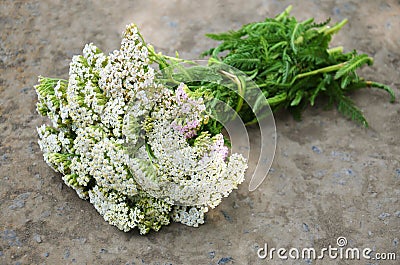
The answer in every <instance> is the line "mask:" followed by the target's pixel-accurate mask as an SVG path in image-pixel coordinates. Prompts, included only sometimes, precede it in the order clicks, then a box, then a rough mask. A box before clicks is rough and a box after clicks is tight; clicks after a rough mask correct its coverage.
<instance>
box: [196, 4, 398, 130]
mask: <svg viewBox="0 0 400 265" xmlns="http://www.w3.org/2000/svg"><path fill="white" fill-rule="evenodd" d="M290 10H291V6H289V7H288V8H287V9H286V10H285V11H284V12H283V13H281V14H279V15H278V16H276V17H275V18H266V19H265V20H264V21H261V22H254V23H249V24H247V25H244V26H243V27H242V28H240V29H239V30H236V31H234V30H231V31H228V32H225V33H220V34H207V36H208V37H209V38H211V39H214V40H217V41H220V42H221V43H220V44H219V45H218V46H217V47H215V48H212V49H209V50H208V51H206V52H204V53H203V55H204V56H205V55H210V56H211V59H210V61H212V62H213V63H224V64H228V65H230V66H233V67H235V68H237V69H239V70H241V71H243V72H244V73H246V74H248V75H249V76H251V77H252V78H253V81H254V82H255V83H256V84H257V85H258V87H260V88H261V90H262V91H263V94H264V96H265V97H266V98H267V101H268V103H269V105H270V106H271V108H272V111H276V110H278V109H281V108H284V109H288V110H289V111H290V112H291V113H292V114H293V116H294V117H295V118H297V119H300V114H301V112H302V111H303V110H304V108H305V107H306V106H307V105H308V104H310V105H311V106H313V105H314V103H315V100H316V98H317V97H319V96H325V97H327V98H328V102H329V105H336V106H337V107H338V110H339V111H340V112H341V113H342V114H344V115H345V116H346V117H349V118H351V119H352V120H354V121H356V122H359V123H360V124H362V125H364V126H365V127H368V123H367V120H366V119H365V117H364V115H363V114H362V112H361V111H360V110H359V109H358V108H357V107H356V106H355V104H354V103H353V101H352V100H351V99H350V98H349V97H348V94H349V92H352V91H354V90H358V89H361V88H365V87H376V88H379V89H383V90H385V91H387V92H388V93H389V94H390V96H391V101H392V102H393V101H394V100H395V95H394V92H393V91H392V89H391V88H390V87H389V86H386V85H384V84H380V83H377V82H372V81H366V80H365V79H363V78H361V77H359V76H358V74H357V73H356V70H357V69H358V68H360V67H362V66H364V65H372V63H373V59H372V58H370V57H369V56H368V55H366V54H358V53H357V51H356V50H354V51H352V52H349V53H343V48H342V47H335V48H330V47H329V43H330V41H331V39H332V35H333V34H335V33H337V32H338V31H339V30H340V29H341V28H342V27H343V26H344V25H345V24H346V22H347V20H343V21H342V22H340V23H337V24H336V25H334V26H333V27H329V26H328V24H329V22H330V20H329V19H328V20H327V21H325V22H323V23H319V24H318V23H315V22H314V19H313V18H311V19H307V20H305V21H301V22H299V21H297V20H296V18H295V17H291V16H290V15H289V12H290ZM241 116H242V117H246V118H247V119H248V120H249V123H255V122H257V120H255V119H254V116H253V115H252V113H251V112H249V111H248V109H247V110H246V109H244V111H243V113H242V115H241ZM252 117H253V120H252V121H250V120H251V118H252Z"/></svg>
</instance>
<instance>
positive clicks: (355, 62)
mask: <svg viewBox="0 0 400 265" xmlns="http://www.w3.org/2000/svg"><path fill="white" fill-rule="evenodd" d="M372 63H373V60H372V58H371V57H368V55H366V54H360V55H356V56H355V57H354V58H352V59H351V60H350V61H348V62H346V63H345V65H344V66H343V67H342V68H341V69H339V71H337V72H336V75H335V79H339V78H341V77H342V76H344V75H346V74H349V73H350V72H352V71H354V70H356V69H357V68H360V67H361V66H363V65H364V64H368V65H372Z"/></svg>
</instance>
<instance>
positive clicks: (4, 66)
mask: <svg viewBox="0 0 400 265" xmlns="http://www.w3.org/2000/svg"><path fill="white" fill-rule="evenodd" d="M291 3H293V4H294V8H293V14H294V15H295V16H297V17H298V18H299V19H305V18H309V17H315V18H316V21H323V20H325V19H326V18H328V17H331V18H332V20H333V21H335V22H336V21H340V20H342V19H344V18H348V19H349V23H348V25H346V26H345V28H344V29H343V31H342V32H340V33H339V34H338V35H337V36H335V38H334V43H335V45H342V46H344V47H345V50H346V51H351V50H352V49H357V50H359V51H360V52H365V53H367V54H369V55H371V56H373V57H374V58H375V63H374V65H373V66H372V67H371V68H368V69H366V68H365V69H363V70H362V75H363V76H365V77H366V78H368V79H372V80H375V81H378V82H382V83H385V84H388V85H391V86H392V87H393V88H394V90H395V93H396V95H397V97H398V98H400V93H399V87H400V74H399V69H400V37H399V36H400V28H399V26H400V3H399V1H394V0H389V1H375V0H368V1H356V0H352V1H344V0H336V1H329V0H315V1H286V0H283V1H277V0H269V1H262V0H248V1H232V0H229V1H208V0H205V1H178V0H177V1H155V0H149V1H127V0H122V1H104V0H100V1H79V0H70V1H61V0H55V1H53V0H52V1H50V0H44V1H37V0H32V1H14V0H3V1H1V3H0V29H1V39H0V212H1V215H0V264H174V265H175V264H267V261H266V260H260V259H258V257H257V249H258V248H259V247H261V246H264V243H268V244H269V245H270V246H271V247H310V246H314V247H315V248H317V249H321V248H322V247H327V246H328V245H329V244H331V245H333V246H335V244H336V239H337V238H338V237H339V236H344V237H346V238H347V240H348V242H349V244H350V245H351V246H352V247H370V248H373V249H374V251H380V252H397V253H399V244H398V238H400V231H399V227H400V218H398V217H399V216H400V215H399V212H400V208H399V205H400V204H399V198H400V161H399V158H400V147H399V143H400V134H399V131H400V111H399V109H400V108H399V103H398V102H399V100H397V101H396V103H395V104H390V103H389V97H388V95H387V94H385V93H383V92H381V91H376V90H374V89H369V90H368V89H366V90H362V91H358V92H357V93H355V94H354V95H353V96H352V98H353V99H354V101H356V103H357V105H358V106H360V107H361V108H362V109H363V111H364V114H365V116H366V117H367V120H368V121H369V123H370V126H371V127H370V128H369V129H364V128H361V127H360V126H358V125H356V124H354V123H353V122H351V121H348V120H346V119H345V118H343V117H342V116H341V115H339V114H338V113H337V112H336V110H329V111H324V110H323V108H322V105H323V104H322V103H323V102H318V103H320V104H318V106H317V107H315V108H313V109H311V108H309V109H307V111H306V113H305V114H304V117H303V121H301V122H296V121H294V120H293V119H292V118H291V117H290V115H288V114H287V113H285V112H280V113H278V114H277V115H276V123H277V133H278V145H277V152H276V156H275V160H274V162H273V169H274V170H271V171H270V174H269V175H268V177H267V179H266V181H265V182H264V183H263V184H262V185H261V187H260V188H258V189H257V190H256V191H254V192H249V191H248V181H249V180H247V182H246V183H244V184H243V185H242V186H241V187H240V189H239V190H237V191H234V192H233V193H232V194H231V196H230V197H229V198H226V199H225V200H224V201H223V202H222V204H221V205H220V206H218V208H216V209H213V210H211V211H210V212H209V213H208V216H207V222H206V224H205V225H202V226H200V227H199V228H191V227H186V226H184V225H181V224H172V225H170V226H167V227H164V228H162V229H161V231H160V232H158V233H150V234H149V235H147V236H140V235H139V234H138V233H137V232H136V231H135V232H131V233H124V232H121V231H118V230H117V229H116V228H115V227H112V226H110V225H108V224H107V223H106V222H105V221H104V220H103V218H102V217H101V216H100V215H98V214H97V212H96V211H95V209H94V208H93V207H92V205H91V204H90V203H88V202H86V201H83V200H80V199H79V198H78V196H77V195H76V194H75V193H74V192H73V191H72V190H71V189H69V188H67V187H66V186H65V185H63V184H62V180H61V177H60V175H59V174H57V173H55V172H53V171H52V170H51V169H50V168H49V167H48V166H47V165H46V164H45V162H44V161H43V159H42V154H41V152H40V149H39V147H38V145H37V144H36V141H37V135H36V130H35V128H36V126H39V125H40V124H42V123H43V122H44V121H45V119H43V118H41V117H39V116H38V114H36V111H35V103H36V100H37V98H36V94H35V92H34V90H33V88H32V86H33V85H35V84H36V81H37V76H38V75H44V76H52V77H63V78H67V75H68V64H69V61H70V59H71V57H72V55H74V54H78V53H81V50H82V48H83V46H84V44H85V43H89V42H93V43H95V44H96V45H97V46H98V47H100V48H102V49H103V50H104V51H105V52H110V51H112V50H114V49H117V48H118V47H119V41H120V33H121V32H122V30H123V29H124V26H125V25H126V24H128V23H131V22H134V23H136V24H137V25H138V26H139V28H140V29H141V32H142V34H143V35H144V37H145V39H146V40H147V41H148V42H150V43H152V44H153V45H154V46H155V47H156V49H157V50H159V51H162V52H163V53H165V54H169V55H173V54H174V52H175V50H178V51H179V52H180V55H181V56H182V57H184V58H197V56H198V54H200V52H202V51H203V50H205V49H207V48H209V47H211V46H212V45H214V44H215V43H214V42H212V41H211V40H208V39H206V38H205V37H204V34H205V33H208V32H220V31H226V30H229V29H231V28H238V27H239V26H240V25H241V24H244V23H248V22H252V21H258V20H262V19H263V18H265V17H266V16H273V15H275V14H277V13H278V12H281V11H282V10H283V9H284V8H285V7H286V6H287V5H289V4H291ZM250 139H253V140H254V138H250ZM59 187H63V188H62V189H61V188H59ZM24 194H25V195H24ZM39 243H40V244H39ZM398 259H400V257H398ZM296 262H297V263H296ZM296 262H290V261H279V260H274V261H272V262H270V263H269V264H349V263H348V261H338V260H335V261H331V262H329V260H322V261H321V260H317V261H313V260H304V261H296ZM397 262H398V261H397ZM351 264H375V263H373V262H367V261H365V260H362V261H354V262H352V263H351ZM376 264H378V263H376ZM379 264H398V263H396V262H393V263H391V262H387V263H383V262H382V263H379Z"/></svg>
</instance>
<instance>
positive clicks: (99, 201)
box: [35, 7, 394, 234]
mask: <svg viewBox="0 0 400 265" xmlns="http://www.w3.org/2000/svg"><path fill="white" fill-rule="evenodd" d="M289 11H290V7H289V8H288V9H286V10H285V11H284V12H283V13H282V14H280V15H278V16H276V17H275V18H267V19H266V20H265V21H263V22H257V23H250V24H248V25H245V26H243V27H242V28H241V29H239V30H237V31H229V32H227V33H221V34H210V35H208V36H209V37H211V38H213V39H215V40H218V41H222V43H220V44H219V45H218V46H217V47H215V48H212V49H210V50H208V51H207V52H205V53H204V55H210V56H211V57H210V59H209V60H208V64H209V65H208V66H207V67H202V66H200V65H199V64H196V63H195V62H194V61H188V60H183V59H180V58H179V56H176V57H169V56H166V55H163V54H161V53H156V52H155V50H154V48H153V47H152V46H151V45H148V44H146V43H145V41H144V39H143V37H142V36H141V34H140V33H139V31H138V29H137V27H136V26H135V25H134V24H131V25H128V26H127V27H126V30H125V32H124V33H123V38H122V42H121V47H120V49H119V50H115V51H114V52H112V53H110V54H109V55H106V54H104V53H103V52H102V51H101V50H100V49H99V48H97V47H96V46H94V45H93V44H87V45H86V46H85V47H84V49H83V52H82V55H76V56H74V57H73V58H72V62H71V63H70V69H69V79H68V80H63V79H55V78H46V77H39V84H38V85H37V86H35V89H36V91H37V95H38V103H37V111H38V112H39V113H40V114H41V115H43V116H47V117H48V118H49V119H50V121H51V124H49V125H42V126H40V127H39V128H37V131H38V134H39V146H40V148H41V150H42V151H43V156H44V160H45V161H46V163H47V164H49V165H50V166H51V167H52V168H53V169H54V170H55V171H57V172H60V173H61V174H62V176H63V177H62V178H63V180H64V182H65V183H66V184H67V185H68V186H70V187H71V188H73V189H74V190H75V191H76V192H77V194H78V195H79V197H80V198H82V199H85V200H89V201H90V203H92V204H93V205H94V207H95V208H96V210H97V211H98V212H99V213H100V214H101V215H102V216H103V217H104V219H105V220H106V221H107V222H109V223H110V224H112V225H115V226H116V227H118V228H119V229H120V230H123V231H129V230H131V229H134V228H138V229H139V231H140V233H141V234H146V233H148V232H149V231H150V230H155V231H158V230H159V229H160V228H161V227H162V226H163V225H167V224H169V223H170V222H171V220H172V221H175V222H180V223H183V224H186V225H188V226H194V227H197V226H198V225H200V224H203V223H204V220H205V213H206V212H207V211H208V209H209V208H214V207H216V206H217V205H219V203H220V202H221V200H222V198H223V197H227V196H228V195H229V194H230V193H231V192H232V191H233V190H234V189H236V188H237V187H238V185H239V184H240V183H242V182H243V180H244V175H245V172H246V169H247V157H246V156H244V155H243V154H239V153H235V152H232V150H230V148H229V147H230V145H229V140H228V139H226V138H225V137H224V136H223V134H222V131H223V128H224V123H225V122H226V121H227V120H232V119H233V117H234V116H239V117H240V118H241V120H242V121H243V122H244V123H246V124H253V123H257V122H258V123H259V124H260V127H261V120H260V117H261V118H264V119H267V118H268V117H270V118H271V117H272V115H271V113H270V111H271V109H270V107H269V106H271V108H272V111H276V110H278V109H280V108H285V109H288V110H289V111H291V112H292V113H293V114H294V116H295V117H299V115H300V113H301V111H302V110H303V109H304V108H305V106H306V104H307V102H309V103H310V105H311V106H313V105H314V103H315V99H316V98H317V97H318V96H319V95H325V96H327V97H328V99H329V103H330V104H334V103H336V104H337V106H338V109H339V111H341V112H342V113H343V114H344V115H346V116H348V117H350V118H351V119H353V120H355V121H358V122H359V123H361V124H362V125H364V126H368V123H367V121H366V119H365V118H364V116H363V114H362V112H361V111H360V110H359V109H358V108H357V107H356V106H355V105H354V103H353V102H352V101H351V100H350V99H349V98H348V97H347V93H349V92H352V91H355V90H358V89H360V88H363V87H368V86H370V87H377V88H380V89H384V90H386V91H387V92H389V94H390V95H391V100H392V101H394V92H393V91H392V90H391V88H390V87H388V86H386V85H383V84H380V83H377V82H373V81H365V80H364V79H363V78H360V77H359V76H358V75H357V73H356V72H355V70H356V69H357V68H359V67H361V66H362V65H365V64H372V58H370V57H368V56H367V55H365V54H361V55H359V54H357V52H356V51H353V52H351V53H343V49H342V48H341V47H338V48H329V47H328V44H329V42H330V40H331V37H332V35H333V34H334V33H336V32H337V31H338V30H339V29H340V28H341V27H342V26H343V25H344V24H345V22H346V21H343V22H341V23H338V24H337V25H335V26H334V27H332V28H330V27H328V26H327V24H328V23H329V20H328V21H327V22H325V23H321V24H316V23H314V22H313V19H309V20H306V21H303V22H297V20H296V19H295V18H293V17H290V16H289ZM182 63H186V64H190V65H194V66H193V67H188V68H186V67H185V66H183V65H182ZM154 65H158V68H159V69H158V70H159V71H156V70H155V68H154ZM226 66H230V67H235V68H238V69H239V70H240V71H242V72H240V73H239V71H231V70H232V69H231V68H229V67H228V68H227V67H226ZM226 80H228V83H229V84H227V83H226ZM231 85H233V87H234V88H233V89H232V88H231ZM218 102H222V103H224V104H222V105H221V104H218ZM221 113H222V114H223V115H218V114H221ZM232 113H233V114H232ZM266 117H267V118H266ZM272 121H273V117H272ZM273 132H275V131H273ZM228 133H229V132H228ZM262 135H263V134H262V133H261V136H262ZM271 136H272V138H270V139H274V141H275V139H276V137H275V136H274V135H272V134H271ZM265 146H266V145H265ZM265 146H264V147H265ZM261 147H263V145H262V146H261ZM273 147H275V145H273ZM232 149H233V148H232ZM261 149H263V148H261ZM274 150H275V149H274V148H272V149H271V152H272V155H270V157H273V152H274ZM261 152H262V151H261ZM260 161H262V163H264V164H266V165H267V166H268V163H269V165H270V163H272V159H271V158H270V159H269V160H265V159H264V158H263V159H261V156H260V160H259V162H260ZM266 161H268V162H266ZM264 171H266V172H268V167H267V169H266V170H264ZM265 174H266V173H265ZM253 176H254V175H253ZM264 177H265V176H264ZM263 179H264V178H259V179H258V181H255V182H254V183H253V182H251V183H250V188H249V190H254V189H255V188H256V187H257V186H258V185H259V184H260V181H259V180H261V181H262V180H263ZM252 180H253V179H252ZM251 187H252V188H251Z"/></svg>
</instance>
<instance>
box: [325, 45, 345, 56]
mask: <svg viewBox="0 0 400 265" xmlns="http://www.w3.org/2000/svg"><path fill="white" fill-rule="evenodd" d="M326 51H327V52H328V54H333V53H343V46H339V47H335V48H330V49H328V50H326Z"/></svg>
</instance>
